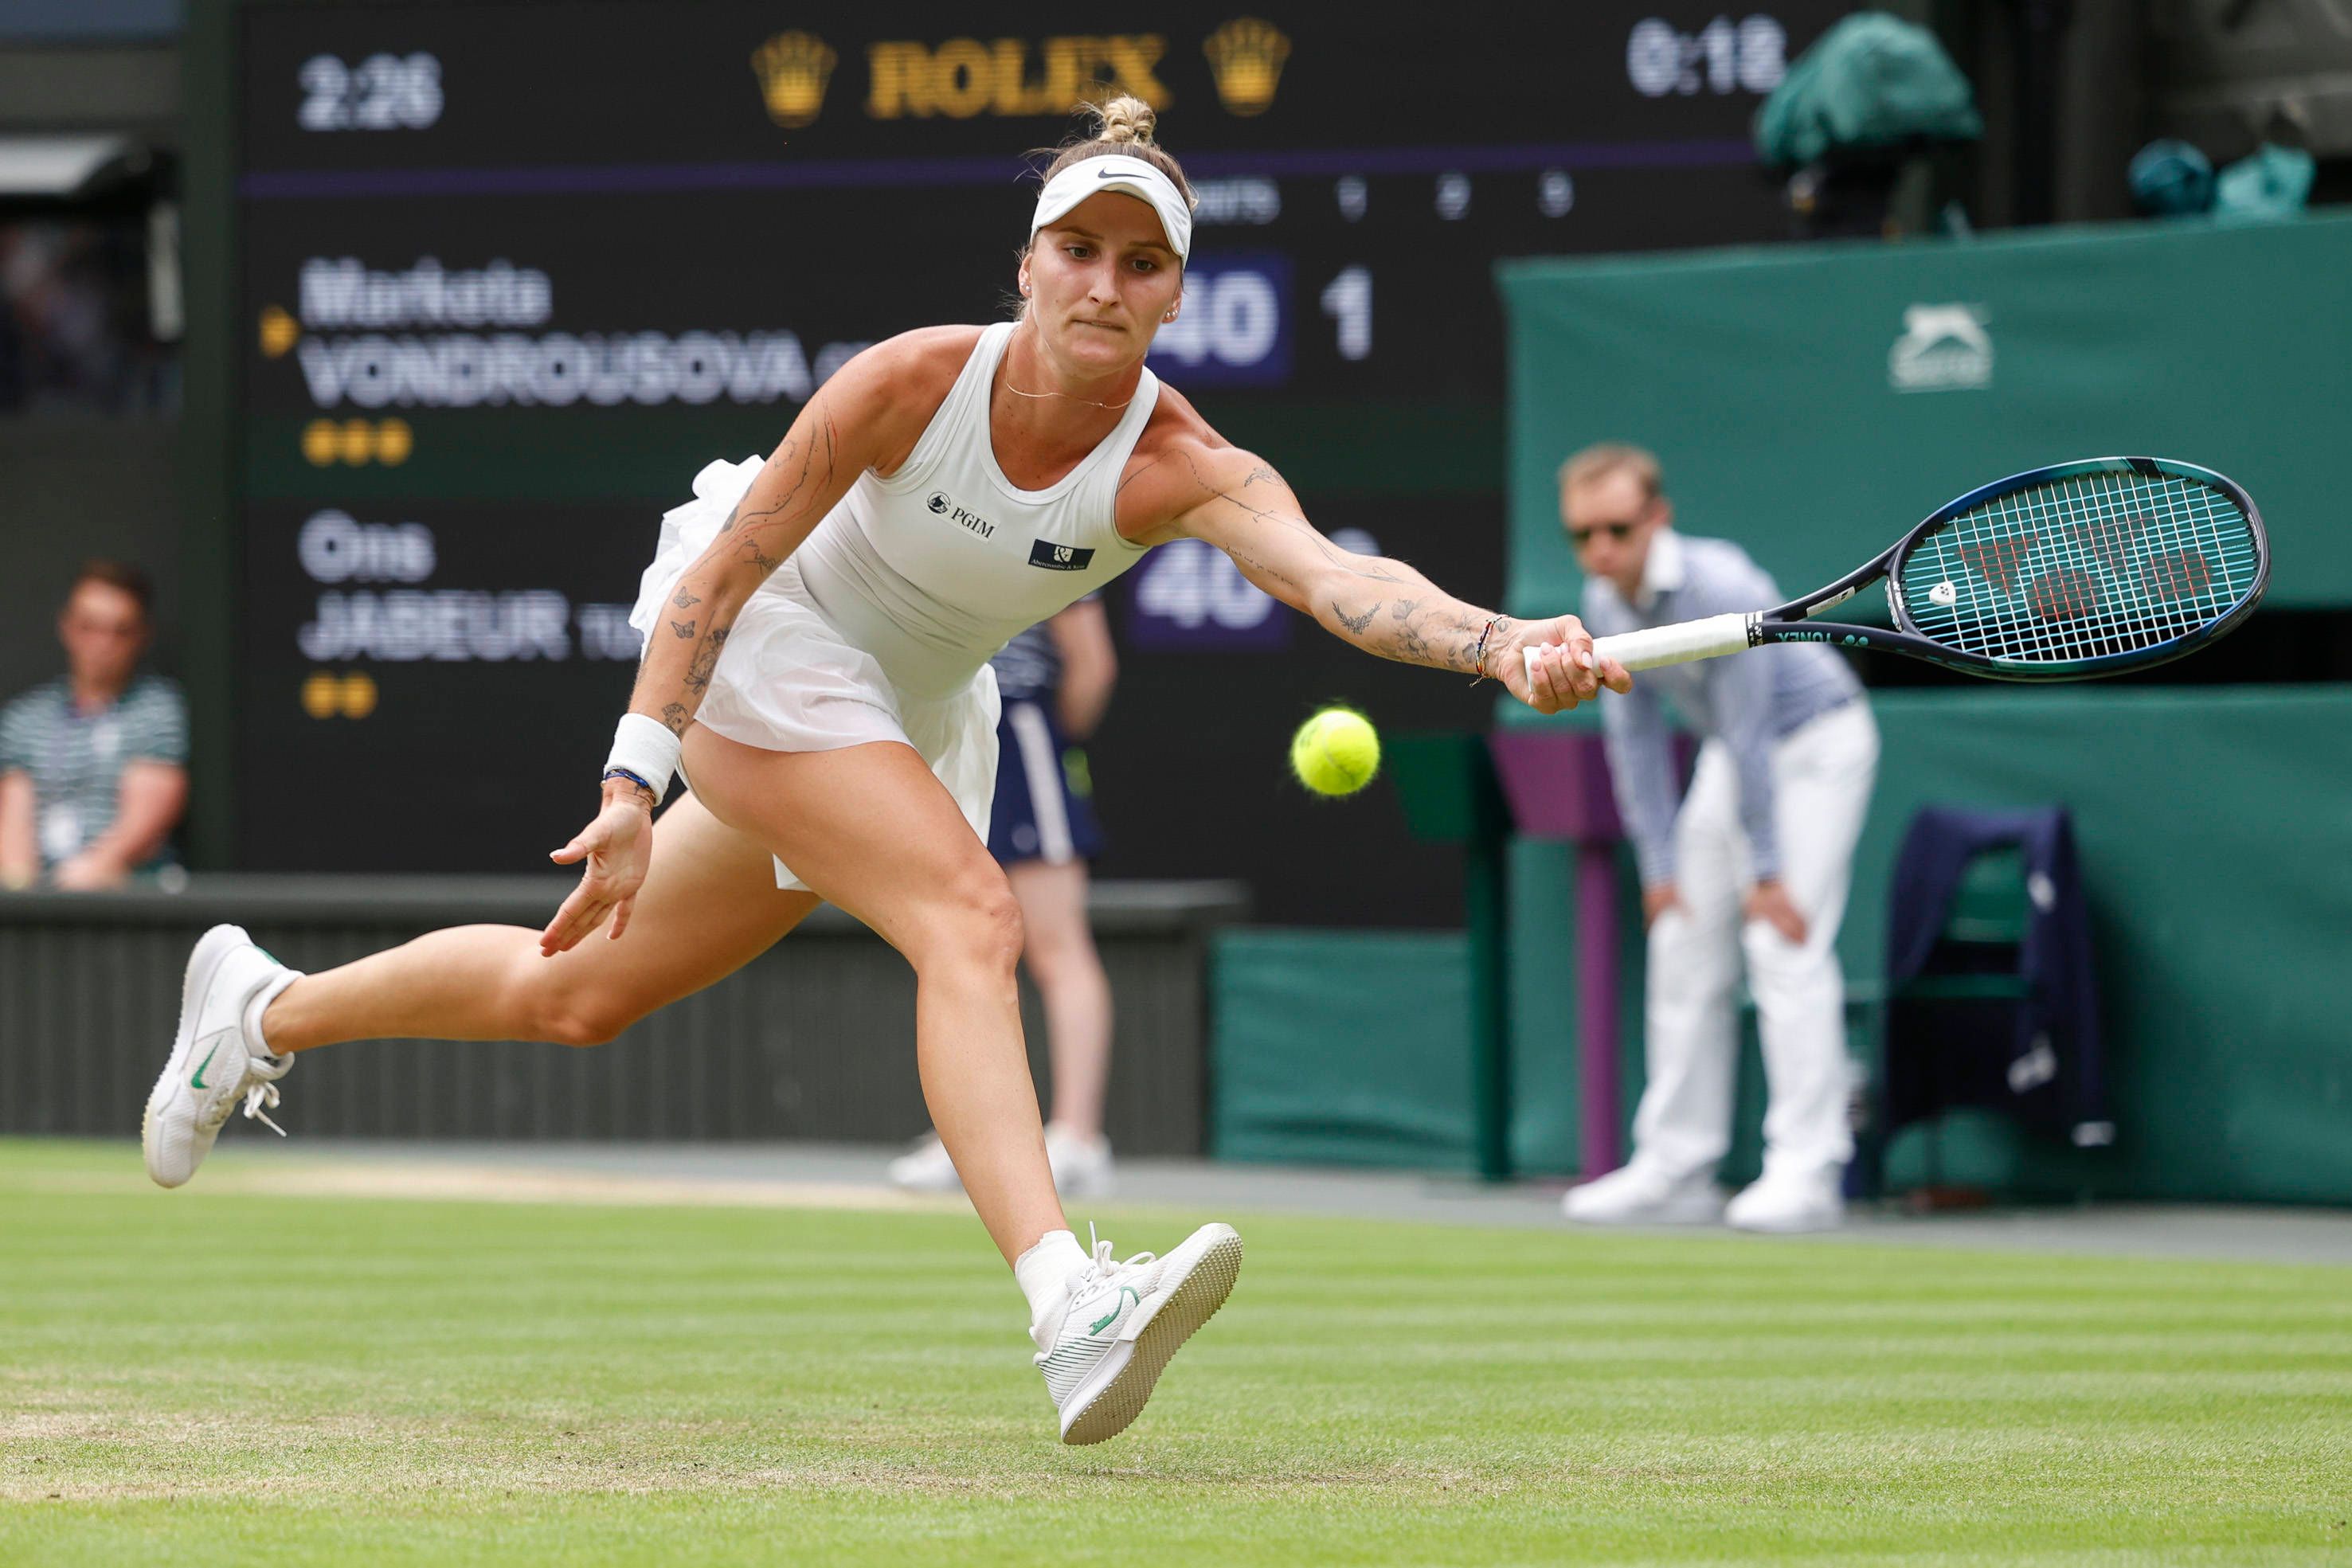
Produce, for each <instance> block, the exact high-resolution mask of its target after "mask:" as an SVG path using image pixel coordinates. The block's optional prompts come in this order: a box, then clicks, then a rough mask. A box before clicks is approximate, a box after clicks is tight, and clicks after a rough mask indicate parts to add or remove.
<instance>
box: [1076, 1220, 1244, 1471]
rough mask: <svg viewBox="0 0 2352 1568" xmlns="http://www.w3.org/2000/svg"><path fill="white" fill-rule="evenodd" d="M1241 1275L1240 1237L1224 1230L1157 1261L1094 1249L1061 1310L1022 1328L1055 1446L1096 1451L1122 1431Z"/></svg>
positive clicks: (1196, 1236) (1201, 1234)
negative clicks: (1057, 1429) (1053, 1421)
mask: <svg viewBox="0 0 2352 1568" xmlns="http://www.w3.org/2000/svg"><path fill="white" fill-rule="evenodd" d="M1241 1268H1242V1239H1241V1237H1240V1236H1239V1235H1238V1234H1236V1233H1235V1231H1234V1228H1233V1227H1232V1226H1230V1225H1203V1226H1202V1227H1201V1228H1200V1229H1198V1230H1195V1231H1194V1232H1192V1235H1190V1236H1188V1237H1186V1238H1185V1239H1184V1242H1183V1245H1181V1246H1180V1247H1178V1248H1177V1249H1176V1250H1175V1251H1173V1252H1171V1253H1170V1254H1169V1255H1168V1256H1167V1257H1165V1258H1154V1257H1153V1256H1152V1255H1151V1254H1150V1253H1149V1252H1143V1253H1139V1254H1138V1255H1137V1256H1135V1257H1133V1258H1130V1259H1129V1260H1127V1261H1126V1262H1124V1263H1114V1262H1113V1261H1111V1256H1110V1243H1109V1242H1108V1241H1097V1242H1096V1243H1095V1249H1094V1257H1093V1259H1092V1260H1091V1261H1089V1262H1087V1264H1085V1265H1084V1266H1083V1267H1081V1268H1080V1269H1079V1270H1077V1272H1076V1273H1075V1274H1073V1275H1071V1276H1070V1284H1069V1295H1068V1297H1067V1298H1066V1301H1064V1302H1063V1304H1062V1306H1061V1307H1060V1308H1059V1309H1058V1310H1056V1309H1053V1308H1048V1309H1047V1310H1046V1312H1045V1314H1044V1316H1043V1317H1042V1318H1041V1319H1040V1320H1039V1322H1037V1323H1036V1325H1035V1326H1034V1327H1033V1328H1032V1329H1031V1330H1030V1334H1031V1337H1032V1338H1034V1340H1035V1341H1036V1342H1037V1358H1036V1360H1037V1370H1038V1371H1040V1372H1042V1373H1044V1374H1045V1392H1046V1393H1048V1394H1050V1395H1052V1396H1053V1398H1054V1407H1055V1409H1056V1410H1058V1411H1060V1412H1061V1416H1062V1441H1064V1442H1065V1443H1099V1442H1101V1441H1102V1440H1103V1439H1104V1438H1106V1437H1118V1435H1119V1434H1120V1433H1121V1432H1124V1431H1125V1430H1127V1426H1128V1423H1129V1422H1130V1421H1132V1420H1134V1419H1135V1418H1136V1416H1139V1415H1140V1414H1142V1412H1143V1402H1144V1401H1145V1400H1147V1399H1149V1398H1150V1397H1151V1390H1152V1387H1153V1385H1156V1384H1158V1383H1159V1381H1160V1373H1161V1372H1162V1371H1164V1370H1165V1369H1166V1368H1167V1365H1168V1362H1169V1359H1170V1358H1171V1356H1173V1355H1174V1354H1176V1352H1177V1351H1178V1349H1180V1348H1181V1346H1182V1345H1183V1343H1184V1342H1185V1341H1186V1340H1188V1339H1190V1338H1192V1331H1193V1330H1195V1329H1197V1328H1199V1327H1200V1326H1201V1325H1202V1323H1204V1322H1208V1321H1209V1318H1210V1316H1211V1314H1213V1312H1216V1310H1217V1309H1218V1308H1219V1307H1221V1306H1223V1305H1224V1303H1225V1298H1226V1296H1228V1295H1230V1294H1231V1293H1232V1292H1233V1288H1234V1280H1235V1279H1237V1278H1238V1277H1239V1276H1240V1274H1241Z"/></svg>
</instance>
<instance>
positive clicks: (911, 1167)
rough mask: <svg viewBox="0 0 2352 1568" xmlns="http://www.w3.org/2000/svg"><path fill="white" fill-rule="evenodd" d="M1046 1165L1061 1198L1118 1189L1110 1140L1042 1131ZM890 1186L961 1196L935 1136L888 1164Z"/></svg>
mask: <svg viewBox="0 0 2352 1568" xmlns="http://www.w3.org/2000/svg"><path fill="white" fill-rule="evenodd" d="M1045 1163H1046V1164H1047V1165H1048V1166H1051V1167H1052V1169H1053V1172H1054V1189H1055V1191H1056V1192H1058V1193H1060V1194H1061V1195H1062V1196H1063V1197H1108V1196H1109V1193H1110V1190H1111V1188H1112V1187H1113V1186H1117V1185H1118V1176H1117V1169H1116V1167H1115V1166H1113V1165H1112V1164H1111V1158H1110V1140H1108V1138H1102V1137H1097V1138H1095V1139H1094V1140H1092V1141H1091V1142H1088V1141H1087V1140H1085V1139H1080V1138H1074V1137H1072V1136H1070V1135H1069V1134H1066V1133H1065V1132H1063V1131H1061V1130H1060V1129H1059V1128H1056V1127H1047V1128H1046V1129H1045ZM890 1185H891V1186H895V1187H898V1188H900V1189H901V1190H903V1191H906V1192H961V1191H962V1190H963V1178H962V1177H961V1176H957V1175H956V1168H955V1162H954V1161H953V1160H951V1159H950V1158H948V1151H947V1146H946V1145H943V1144H941V1143H940V1135H939V1134H937V1133H926V1134H923V1138H922V1141H921V1142H920V1143H919V1144H917V1145H915V1146H914V1147H913V1148H911V1149H909V1150H908V1151H907V1152H906V1153H905V1154H903V1155H899V1156H898V1158H896V1159H894V1160H892V1161H891V1162H890Z"/></svg>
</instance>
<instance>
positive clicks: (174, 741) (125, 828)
mask: <svg viewBox="0 0 2352 1568" xmlns="http://www.w3.org/2000/svg"><path fill="white" fill-rule="evenodd" d="M152 601H153V595H152V591H151V589H150V588H149V586H148V581H147V577H146V574H145V573H144V572H142V571H141V570H139V569H138V568H136V567H132V566H126V565H124V564H122V563H121V562H119V561H107V560H93V561H91V562H89V564H87V565H85V566H84V567H83V568H82V569H81V572H80V575H79V576H78V577H76V578H75V579H74V581H73V585H72V587H71V588H70V589H69V590H68V591H67V594H66V603H65V608H64V609H63V610H62V611H61V612H58V642H60V643H64V644H65V650H66V674H64V675H62V676H60V677H59V678H58V679H57V680H54V681H50V682H47V683H46V684H45V685H38V686H36V687H34V688H33V689H32V690H31V691H29V692H26V694H25V695H22V696H20V697H18V698H17V699H16V701H14V702H12V703H10V704H8V705H7V706H5V708H0V887H11V888H21V887H29V886H31V885H32V884H33V883H35V882H37V881H45V882H46V883H47V884H48V885H50V886H52V887H56V888H59V889H64V890H68V891H76V890H89V889H94V888H104V887H113V886H117V885H119V884H120V883H123V882H124V881H126V880H128V879H129V878H131V877H132V876H134V875H138V874H140V873H149V872H154V871H157V870H160V869H162V868H163V867H165V866H168V865H171V864H172V863H173V860H172V849H171V838H172V830H173V828H174V827H176V826H178V824H179V821H180V813H181V811H182V810H183V809H184V807H185V806H186V804H187V800H188V775H187V762H188V715H187V706H186V705H185V703H184V702H183V701H182V700H181V696H180V688H179V687H178V686H177V685H173V683H172V682H170V681H167V680H164V679H163V678H162V677H161V676H158V675H142V674H140V673H139V658H140V655H141V654H142V653H145V652H146V649H147V640H148V636H149V632H150V622H151V606H152Z"/></svg>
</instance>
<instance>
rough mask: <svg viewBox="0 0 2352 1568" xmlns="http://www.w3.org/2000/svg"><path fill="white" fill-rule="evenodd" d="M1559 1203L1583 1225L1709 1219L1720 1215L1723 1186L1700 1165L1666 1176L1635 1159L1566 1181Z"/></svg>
mask: <svg viewBox="0 0 2352 1568" xmlns="http://www.w3.org/2000/svg"><path fill="white" fill-rule="evenodd" d="M1559 1207H1560V1212H1561V1213H1563V1214H1565V1215H1567V1216H1568V1218H1570V1219H1573V1220H1576V1221H1578V1222H1579V1223H1580V1224H1584V1225H1713V1224H1714V1223H1716V1221H1717V1220H1719V1219H1721V1218H1723V1191H1722V1189H1721V1188H1719V1187H1717V1186H1716V1185H1715V1178H1714V1176H1711V1175H1710V1174H1708V1173H1706V1172H1705V1171H1702V1172H1700V1173H1698V1174H1697V1175H1696V1176H1665V1175H1664V1174H1662V1173H1660V1172H1659V1171H1657V1170H1654V1169H1653V1168H1652V1167H1650V1166H1645V1165H1643V1164H1642V1163H1641V1162H1640V1161H1639V1160H1636V1161H1634V1162H1633V1164H1632V1165H1630V1166H1620V1167H1619V1168H1618V1169H1616V1170H1613V1171H1611V1172H1610V1173H1609V1174H1608V1175H1607V1176H1601V1178H1599V1179H1598V1180H1596V1181H1589V1182H1586V1183H1585V1184H1584V1185H1583V1186H1572V1187H1570V1188H1569V1189H1568V1192H1567V1195H1566V1196H1565V1197H1562V1198H1561V1199H1560V1205H1559Z"/></svg>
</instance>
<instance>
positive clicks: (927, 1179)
mask: <svg viewBox="0 0 2352 1568" xmlns="http://www.w3.org/2000/svg"><path fill="white" fill-rule="evenodd" d="M890 1185H891V1186H895V1187H900V1188H903V1189H904V1190H906V1191H908V1192H961V1191H962V1190H963V1178H962V1177H961V1176H958V1175H956V1168H955V1161H953V1160H951V1159H950V1158H948V1148H947V1145H945V1144H942V1143H940V1135H939V1134H937V1133H926V1134H923V1137H922V1141H921V1142H920V1143H918V1144H917V1145H915V1146H914V1147H913V1148H911V1149H908V1151H907V1152H906V1153H905V1154H903V1155H899V1156H898V1158H897V1159H894V1160H892V1161H891V1162H890Z"/></svg>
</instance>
